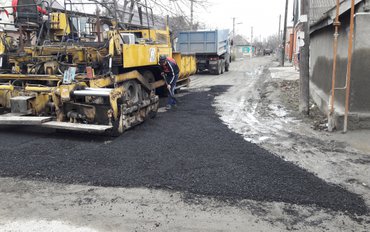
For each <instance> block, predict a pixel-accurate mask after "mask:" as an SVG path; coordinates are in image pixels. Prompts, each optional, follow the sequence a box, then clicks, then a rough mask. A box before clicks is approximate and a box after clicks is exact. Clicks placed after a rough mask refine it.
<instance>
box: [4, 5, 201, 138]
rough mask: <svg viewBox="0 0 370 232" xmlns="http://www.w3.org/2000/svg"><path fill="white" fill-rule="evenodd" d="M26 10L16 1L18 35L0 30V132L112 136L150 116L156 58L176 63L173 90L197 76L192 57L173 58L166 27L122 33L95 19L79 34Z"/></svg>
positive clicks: (63, 17)
mask: <svg viewBox="0 0 370 232" xmlns="http://www.w3.org/2000/svg"><path fill="white" fill-rule="evenodd" d="M21 3H22V4H23V5H20V4H21ZM33 3H34V2H33V1H18V6H17V9H14V14H15V24H16V28H17V33H14V32H12V34H11V35H9V34H10V33H8V32H6V31H1V30H0V125H32V126H42V127H47V128H55V129H61V130H75V131H83V132H92V133H108V134H111V135H114V136H116V135H119V134H121V133H123V132H124V131H125V130H127V129H129V128H131V127H133V126H135V125H137V124H139V123H141V122H143V121H144V120H145V119H147V118H149V117H154V116H155V115H156V112H157V109H158V105H159V98H158V96H157V95H156V92H155V90H156V89H157V88H160V87H161V86H163V85H164V81H163V80H162V78H161V75H160V73H161V70H160V67H159V66H158V58H159V56H160V55H167V56H171V57H174V58H175V59H176V61H177V62H178V64H179V66H180V69H181V71H180V78H179V82H180V83H179V84H180V85H186V84H188V81H189V76H190V75H191V74H193V73H195V71H196V70H195V69H196V68H195V58H194V56H191V55H187V56H181V54H175V53H173V52H172V45H171V39H170V32H169V29H168V27H167V28H166V29H165V30H154V29H150V28H138V29H134V30H132V29H130V30H129V29H127V28H120V27H119V26H118V21H117V20H110V21H109V20H105V21H103V20H101V19H99V17H97V18H95V19H94V20H91V21H90V24H91V25H93V27H94V28H95V29H92V30H91V33H90V35H86V34H83V33H81V32H80V31H79V30H78V29H77V28H75V24H73V22H72V19H71V18H70V12H67V11H65V12H60V11H57V12H55V11H54V12H52V11H51V10H50V11H48V12H46V13H45V12H43V13H40V11H39V10H38V8H37V6H36V5H35V4H33ZM11 7H13V8H14V6H11ZM89 20H90V19H89Z"/></svg>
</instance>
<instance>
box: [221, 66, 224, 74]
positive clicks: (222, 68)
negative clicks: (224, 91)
mask: <svg viewBox="0 0 370 232" xmlns="http://www.w3.org/2000/svg"><path fill="white" fill-rule="evenodd" d="M224 72H225V64H222V65H221V74H223V73H224Z"/></svg>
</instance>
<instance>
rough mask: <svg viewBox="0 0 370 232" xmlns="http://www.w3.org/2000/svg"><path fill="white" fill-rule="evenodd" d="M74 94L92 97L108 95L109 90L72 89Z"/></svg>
mask: <svg viewBox="0 0 370 232" xmlns="http://www.w3.org/2000/svg"><path fill="white" fill-rule="evenodd" d="M73 94H74V95H75V96H83V97H85V96H94V97H109V95H110V92H108V91H94V90H75V91H73Z"/></svg>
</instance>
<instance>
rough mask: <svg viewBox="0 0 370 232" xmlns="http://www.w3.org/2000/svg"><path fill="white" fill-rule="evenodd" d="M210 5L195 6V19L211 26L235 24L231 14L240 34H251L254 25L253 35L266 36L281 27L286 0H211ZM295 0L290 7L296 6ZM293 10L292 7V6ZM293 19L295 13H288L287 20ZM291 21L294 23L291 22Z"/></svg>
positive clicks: (231, 25)
mask: <svg viewBox="0 0 370 232" xmlns="http://www.w3.org/2000/svg"><path fill="white" fill-rule="evenodd" d="M209 2H210V3H211V4H210V6H209V7H208V8H207V9H206V10H203V9H197V10H196V12H195V13H196V19H198V20H199V21H203V22H205V23H206V25H207V26H208V27H213V28H220V29H221V28H230V29H232V27H233V20H232V18H233V17H235V18H236V23H240V24H237V25H236V27H235V28H236V32H237V34H242V35H244V36H246V37H247V38H250V35H251V27H252V26H253V34H254V38H259V37H260V35H261V37H262V38H264V37H267V36H269V35H271V34H277V33H278V29H279V15H280V14H281V17H282V24H283V22H284V10H285V0H209ZM292 5H293V0H289V8H293V6H292ZM290 11H291V10H290ZM291 20H292V13H289V14H288V23H290V22H291ZM290 24H291V23H290Z"/></svg>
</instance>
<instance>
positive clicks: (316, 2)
mask: <svg viewBox="0 0 370 232" xmlns="http://www.w3.org/2000/svg"><path fill="white" fill-rule="evenodd" d="M341 1H343V0H341ZM335 5H336V0H311V7H310V21H311V24H314V23H316V22H317V21H319V20H320V19H322V18H323V17H324V16H325V13H326V12H327V11H328V10H330V9H332V8H333V7H335Z"/></svg>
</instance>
